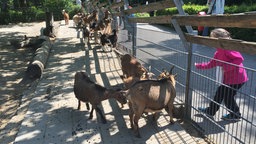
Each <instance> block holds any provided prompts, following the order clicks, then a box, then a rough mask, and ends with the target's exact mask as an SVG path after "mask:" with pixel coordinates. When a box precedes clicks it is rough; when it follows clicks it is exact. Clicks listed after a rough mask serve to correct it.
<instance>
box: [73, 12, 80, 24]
mask: <svg viewBox="0 0 256 144" xmlns="http://www.w3.org/2000/svg"><path fill="white" fill-rule="evenodd" d="M81 24H82V14H81V13H77V14H75V15H74V16H73V26H75V27H77V28H79V27H80V26H81Z"/></svg>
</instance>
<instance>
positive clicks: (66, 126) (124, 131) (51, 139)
mask: <svg viewBox="0 0 256 144" xmlns="http://www.w3.org/2000/svg"><path fill="white" fill-rule="evenodd" d="M62 24H63V22H62ZM57 37H58V38H57V39H56V42H55V43H54V44H53V48H52V50H51V53H50V57H49V60H48V65H47V67H46V68H45V70H44V74H43V77H42V78H41V80H40V82H39V84H38V86H37V88H36V91H35V93H34V94H33V96H34V98H33V99H32V101H31V102H30V105H29V108H28V111H27V113H26V116H25V119H24V120H23V122H22V124H21V127H20V129H19V132H18V134H17V137H16V139H15V143H16V144H35V143H36V144H50V143H56V144H63V143H72V144H81V143H105V144H108V143H113V144H115V143H118V144H119V143H129V144H131V143H175V144H177V143H182V144H184V143H188V144H192V143H196V142H195V141H194V139H193V138H192V137H191V136H190V135H189V134H188V133H186V132H185V130H184V129H183V128H182V127H181V126H180V124H179V123H175V124H173V125H169V124H168V120H169V117H168V116H167V115H166V113H163V114H162V115H161V116H160V118H159V119H158V121H157V122H156V123H154V122H152V120H151V118H152V117H151V116H148V117H146V118H141V119H140V121H139V126H140V132H141V136H142V138H140V139H139V138H135V137H134V135H133V133H132V130H131V129H130V125H129V117H128V106H127V105H125V106H124V108H120V104H119V103H118V102H116V101H115V100H105V101H103V102H102V105H101V109H103V112H104V113H105V116H106V119H107V124H102V123H101V121H100V119H98V117H97V116H96V114H95V113H94V118H93V119H92V120H88V117H89V112H88V111H87V110H86V108H85V105H84V104H83V105H82V108H81V110H80V111H79V110H77V99H76V98H75V96H74V94H73V81H74V74H75V72H77V71H87V72H88V73H89V74H90V76H91V78H92V79H93V80H95V81H97V82H98V83H99V84H101V85H104V86H106V87H110V86H115V85H118V84H122V80H121V79H120V77H119V75H120V74H122V72H121V68H120V65H119V61H118V57H117V56H116V54H115V53H114V52H106V53H105V52H103V51H102V49H101V47H100V46H97V45H94V44H93V43H92V42H91V46H89V47H88V46H87V45H84V44H83V43H81V38H80V37H81V33H79V32H77V31H76V30H75V29H74V28H71V27H68V26H65V25H61V26H60V28H59V30H58V35H57Z"/></svg>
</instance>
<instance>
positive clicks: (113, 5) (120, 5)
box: [110, 1, 124, 9]
mask: <svg viewBox="0 0 256 144" xmlns="http://www.w3.org/2000/svg"><path fill="white" fill-rule="evenodd" d="M122 6H124V1H121V2H118V3H112V5H111V6H110V8H111V9H115V8H119V7H122Z"/></svg>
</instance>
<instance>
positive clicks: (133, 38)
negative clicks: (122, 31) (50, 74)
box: [132, 23, 137, 56]
mask: <svg viewBox="0 0 256 144" xmlns="http://www.w3.org/2000/svg"><path fill="white" fill-rule="evenodd" d="M136 38H137V23H134V24H132V55H133V56H136V45H137V40H136Z"/></svg>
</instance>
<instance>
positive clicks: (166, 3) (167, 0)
mask: <svg viewBox="0 0 256 144" xmlns="http://www.w3.org/2000/svg"><path fill="white" fill-rule="evenodd" d="M170 7H176V6H175V4H174V3H173V1H172V0H163V1H160V2H155V3H149V4H148V5H140V6H138V7H134V8H132V9H127V10H125V11H124V12H125V14H128V15H129V14H132V13H143V12H150V11H153V10H161V9H165V8H170Z"/></svg>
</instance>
